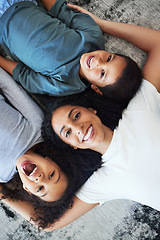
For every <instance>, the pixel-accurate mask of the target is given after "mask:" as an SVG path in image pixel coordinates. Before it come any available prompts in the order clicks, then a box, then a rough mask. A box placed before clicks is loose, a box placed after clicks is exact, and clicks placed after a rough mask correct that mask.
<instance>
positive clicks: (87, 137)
mask: <svg viewBox="0 0 160 240" xmlns="http://www.w3.org/2000/svg"><path fill="white" fill-rule="evenodd" d="M92 130H93V127H92V125H91V126H90V127H89V128H88V129H87V134H85V136H84V138H83V141H87V140H88V139H89V138H90V136H91V133H92Z"/></svg>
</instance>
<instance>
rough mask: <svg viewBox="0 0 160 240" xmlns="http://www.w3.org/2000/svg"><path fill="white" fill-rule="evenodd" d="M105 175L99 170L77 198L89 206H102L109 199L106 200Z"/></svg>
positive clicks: (79, 192) (82, 188)
mask: <svg viewBox="0 0 160 240" xmlns="http://www.w3.org/2000/svg"><path fill="white" fill-rule="evenodd" d="M104 175H105V173H103V169H101V168H100V169H98V170H97V171H96V172H94V173H93V174H92V176H91V177H90V178H89V179H88V180H87V181H86V182H85V183H84V185H83V186H82V187H81V189H80V190H79V191H78V192H77V193H76V196H77V197H78V198H79V199H80V200H82V201H84V202H86V203H89V204H94V203H99V204H100V205H102V204H103V203H104V202H106V201H108V200H109V199H107V198H106V192H107V187H106V188H105V187H104V185H105V184H104V182H105V176H104Z"/></svg>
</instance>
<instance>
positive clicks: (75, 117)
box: [74, 112, 80, 120]
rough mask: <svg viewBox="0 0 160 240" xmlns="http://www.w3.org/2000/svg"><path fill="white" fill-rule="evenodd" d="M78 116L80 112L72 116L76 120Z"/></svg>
mask: <svg viewBox="0 0 160 240" xmlns="http://www.w3.org/2000/svg"><path fill="white" fill-rule="evenodd" d="M79 116H80V112H78V113H77V114H76V115H75V116H74V119H75V120H77V119H78V118H79Z"/></svg>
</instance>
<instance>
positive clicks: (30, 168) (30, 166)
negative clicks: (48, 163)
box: [21, 161, 37, 177]
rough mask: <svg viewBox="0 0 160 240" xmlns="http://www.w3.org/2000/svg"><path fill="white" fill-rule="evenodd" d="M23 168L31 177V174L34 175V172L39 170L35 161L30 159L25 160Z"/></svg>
mask: <svg viewBox="0 0 160 240" xmlns="http://www.w3.org/2000/svg"><path fill="white" fill-rule="evenodd" d="M21 169H22V171H23V173H24V174H26V175H27V176H28V177H29V176H33V175H34V173H35V172H36V170H37V166H36V164H35V163H32V162H29V161H24V162H23V163H22V165H21Z"/></svg>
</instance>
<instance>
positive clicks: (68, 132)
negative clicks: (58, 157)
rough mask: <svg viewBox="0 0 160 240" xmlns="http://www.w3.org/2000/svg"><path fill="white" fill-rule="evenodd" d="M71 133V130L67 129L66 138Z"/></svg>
mask: <svg viewBox="0 0 160 240" xmlns="http://www.w3.org/2000/svg"><path fill="white" fill-rule="evenodd" d="M70 133H71V130H67V131H66V133H65V137H66V138H67V137H69V135H70Z"/></svg>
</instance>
